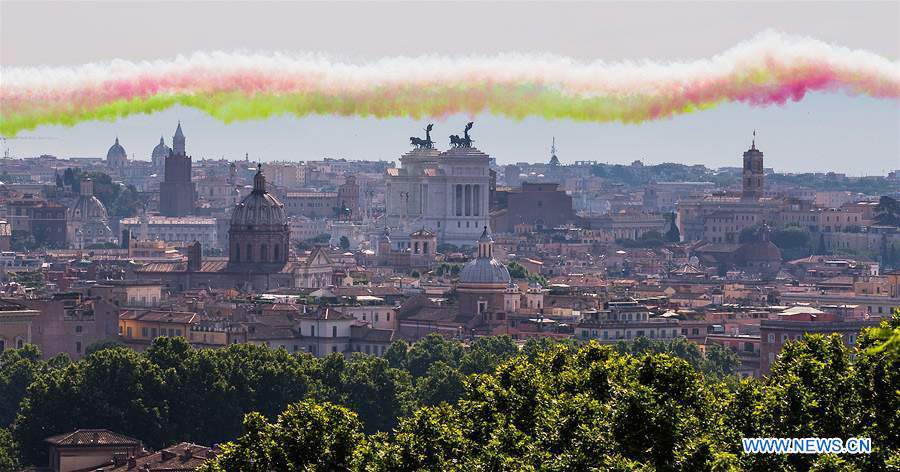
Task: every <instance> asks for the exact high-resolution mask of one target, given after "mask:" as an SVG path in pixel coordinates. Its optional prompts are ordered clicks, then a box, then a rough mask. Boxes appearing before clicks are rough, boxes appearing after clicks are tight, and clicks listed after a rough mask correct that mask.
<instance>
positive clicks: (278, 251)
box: [272, 244, 281, 261]
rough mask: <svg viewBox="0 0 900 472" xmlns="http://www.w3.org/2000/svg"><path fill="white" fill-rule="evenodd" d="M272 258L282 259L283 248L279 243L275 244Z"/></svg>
mask: <svg viewBox="0 0 900 472" xmlns="http://www.w3.org/2000/svg"><path fill="white" fill-rule="evenodd" d="M272 258H273V259H274V260H275V261H280V260H281V248H279V247H278V245H277V244H276V245H275V250H274V251H273V252H272Z"/></svg>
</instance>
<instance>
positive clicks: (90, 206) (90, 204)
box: [66, 195, 109, 222]
mask: <svg viewBox="0 0 900 472" xmlns="http://www.w3.org/2000/svg"><path fill="white" fill-rule="evenodd" d="M66 213H68V215H67V218H68V220H69V221H82V222H91V221H106V220H107V219H108V218H109V216H108V215H107V213H106V208H105V207H104V206H103V203H101V202H100V200H98V199H97V197H95V196H93V195H82V196H80V197H78V201H77V202H75V205H72V206H71V207H70V208H69V209H68V211H67V212H66Z"/></svg>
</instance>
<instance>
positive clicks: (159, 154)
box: [110, 136, 171, 162]
mask: <svg viewBox="0 0 900 472" xmlns="http://www.w3.org/2000/svg"><path fill="white" fill-rule="evenodd" d="M120 147H121V146H120ZM170 150H171V149H170V148H169V146H166V142H165V141H164V140H163V138H162V136H160V138H159V144H157V145H156V147H154V148H153V152H152V153H150V158H151V160H153V162H156V161H157V160H158V159H165V158H166V156H168V155H169V151H170ZM110 151H112V149H110Z"/></svg>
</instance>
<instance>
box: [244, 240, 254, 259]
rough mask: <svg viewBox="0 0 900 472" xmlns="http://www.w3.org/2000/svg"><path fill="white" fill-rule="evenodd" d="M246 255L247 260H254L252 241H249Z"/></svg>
mask: <svg viewBox="0 0 900 472" xmlns="http://www.w3.org/2000/svg"><path fill="white" fill-rule="evenodd" d="M245 257H246V258H247V259H246V260H247V262H252V261H253V246H252V245H251V244H250V243H247V255H246V256H245Z"/></svg>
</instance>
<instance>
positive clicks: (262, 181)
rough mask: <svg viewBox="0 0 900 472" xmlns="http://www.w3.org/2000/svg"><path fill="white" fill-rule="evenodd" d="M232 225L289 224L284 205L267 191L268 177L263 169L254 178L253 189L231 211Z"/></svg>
mask: <svg viewBox="0 0 900 472" xmlns="http://www.w3.org/2000/svg"><path fill="white" fill-rule="evenodd" d="M231 224H232V225H247V226H261V225H262V226H265V225H276V226H283V225H286V224H287V218H286V217H285V216H284V205H283V204H282V203H281V202H280V201H278V199H277V198H275V196H274V195H272V194H270V193H269V192H267V191H266V178H265V176H263V174H262V169H261V168H260V170H259V171H258V172H257V173H256V177H254V179H253V191H252V192H250V195H247V196H246V197H244V200H243V201H242V202H241V203H238V205H237V206H236V207H234V211H233V212H232V213H231Z"/></svg>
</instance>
